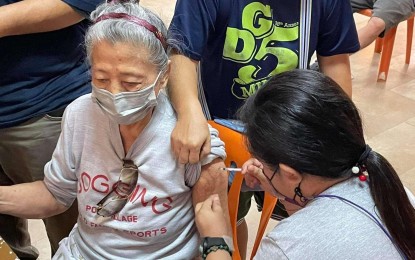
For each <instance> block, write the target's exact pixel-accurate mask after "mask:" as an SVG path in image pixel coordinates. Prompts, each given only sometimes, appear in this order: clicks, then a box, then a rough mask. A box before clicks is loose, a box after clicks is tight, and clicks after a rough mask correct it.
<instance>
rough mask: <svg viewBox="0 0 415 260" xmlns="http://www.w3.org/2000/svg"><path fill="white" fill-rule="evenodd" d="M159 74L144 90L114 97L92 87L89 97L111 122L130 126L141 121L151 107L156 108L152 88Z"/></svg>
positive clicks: (122, 93) (123, 93)
mask: <svg viewBox="0 0 415 260" xmlns="http://www.w3.org/2000/svg"><path fill="white" fill-rule="evenodd" d="M160 74H161V72H160V73H159V74H158V75H157V78H156V80H155V81H154V83H153V84H151V85H150V86H148V87H146V88H144V89H141V90H138V91H132V92H121V93H118V94H115V95H114V94H112V93H111V92H109V91H107V90H105V89H100V88H97V87H96V86H94V85H92V95H91V96H92V98H93V100H94V101H95V102H97V103H98V105H99V106H100V107H101V108H102V109H103V110H104V111H105V112H106V113H107V114H108V115H109V117H110V118H111V119H112V120H114V121H116V122H117V123H118V124H120V125H131V124H133V123H135V122H137V121H140V120H142V119H143V118H144V117H145V116H146V115H147V114H148V112H150V110H151V109H152V108H153V107H155V106H157V96H156V92H155V90H154V87H155V85H156V83H157V81H158V79H159V77H160ZM159 93H160V92H159Z"/></svg>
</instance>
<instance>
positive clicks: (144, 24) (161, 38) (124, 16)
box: [95, 13, 167, 50]
mask: <svg viewBox="0 0 415 260" xmlns="http://www.w3.org/2000/svg"><path fill="white" fill-rule="evenodd" d="M108 19H124V20H127V21H130V22H133V23H135V24H137V25H139V26H142V27H144V28H146V29H147V30H148V31H150V32H152V33H153V34H154V36H156V38H157V39H158V40H159V41H160V42H161V45H162V46H163V48H164V50H166V48H167V43H166V39H165V38H164V36H163V34H162V33H161V32H160V31H159V30H158V29H157V27H155V26H154V25H152V24H150V23H149V22H147V21H146V20H143V19H140V18H138V17H135V16H132V15H129V14H126V13H108V14H103V15H101V16H100V17H98V18H97V19H96V20H95V24H96V23H99V22H101V21H104V20H108Z"/></svg>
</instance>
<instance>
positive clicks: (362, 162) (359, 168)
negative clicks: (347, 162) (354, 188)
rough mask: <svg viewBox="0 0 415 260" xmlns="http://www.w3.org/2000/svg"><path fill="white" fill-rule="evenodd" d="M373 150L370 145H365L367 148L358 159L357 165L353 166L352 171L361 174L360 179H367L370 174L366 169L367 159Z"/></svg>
mask: <svg viewBox="0 0 415 260" xmlns="http://www.w3.org/2000/svg"><path fill="white" fill-rule="evenodd" d="M371 152H372V148H370V146H369V145H366V146H365V150H364V151H363V153H362V154H361V155H360V157H359V160H358V161H357V163H356V165H355V166H353V167H352V172H353V173H354V174H356V175H357V174H359V175H358V176H359V180H361V181H366V180H367V178H368V177H369V174H368V172H367V169H366V160H367V158H368V157H369V155H370V153H371Z"/></svg>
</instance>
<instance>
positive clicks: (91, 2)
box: [62, 0, 102, 14]
mask: <svg viewBox="0 0 415 260" xmlns="http://www.w3.org/2000/svg"><path fill="white" fill-rule="evenodd" d="M62 1H63V2H65V3H66V4H68V5H70V6H71V7H74V8H75V9H76V10H78V11H81V12H82V13H86V14H88V13H91V12H92V11H94V10H95V8H96V7H97V6H98V5H100V4H101V3H102V1H101V0H62Z"/></svg>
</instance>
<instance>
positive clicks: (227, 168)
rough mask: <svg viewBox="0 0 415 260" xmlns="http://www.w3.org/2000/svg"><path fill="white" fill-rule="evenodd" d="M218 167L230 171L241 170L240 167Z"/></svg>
mask: <svg viewBox="0 0 415 260" xmlns="http://www.w3.org/2000/svg"><path fill="white" fill-rule="evenodd" d="M219 169H220V170H223V171H230V172H241V171H242V168H231V167H221V168H219Z"/></svg>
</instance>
